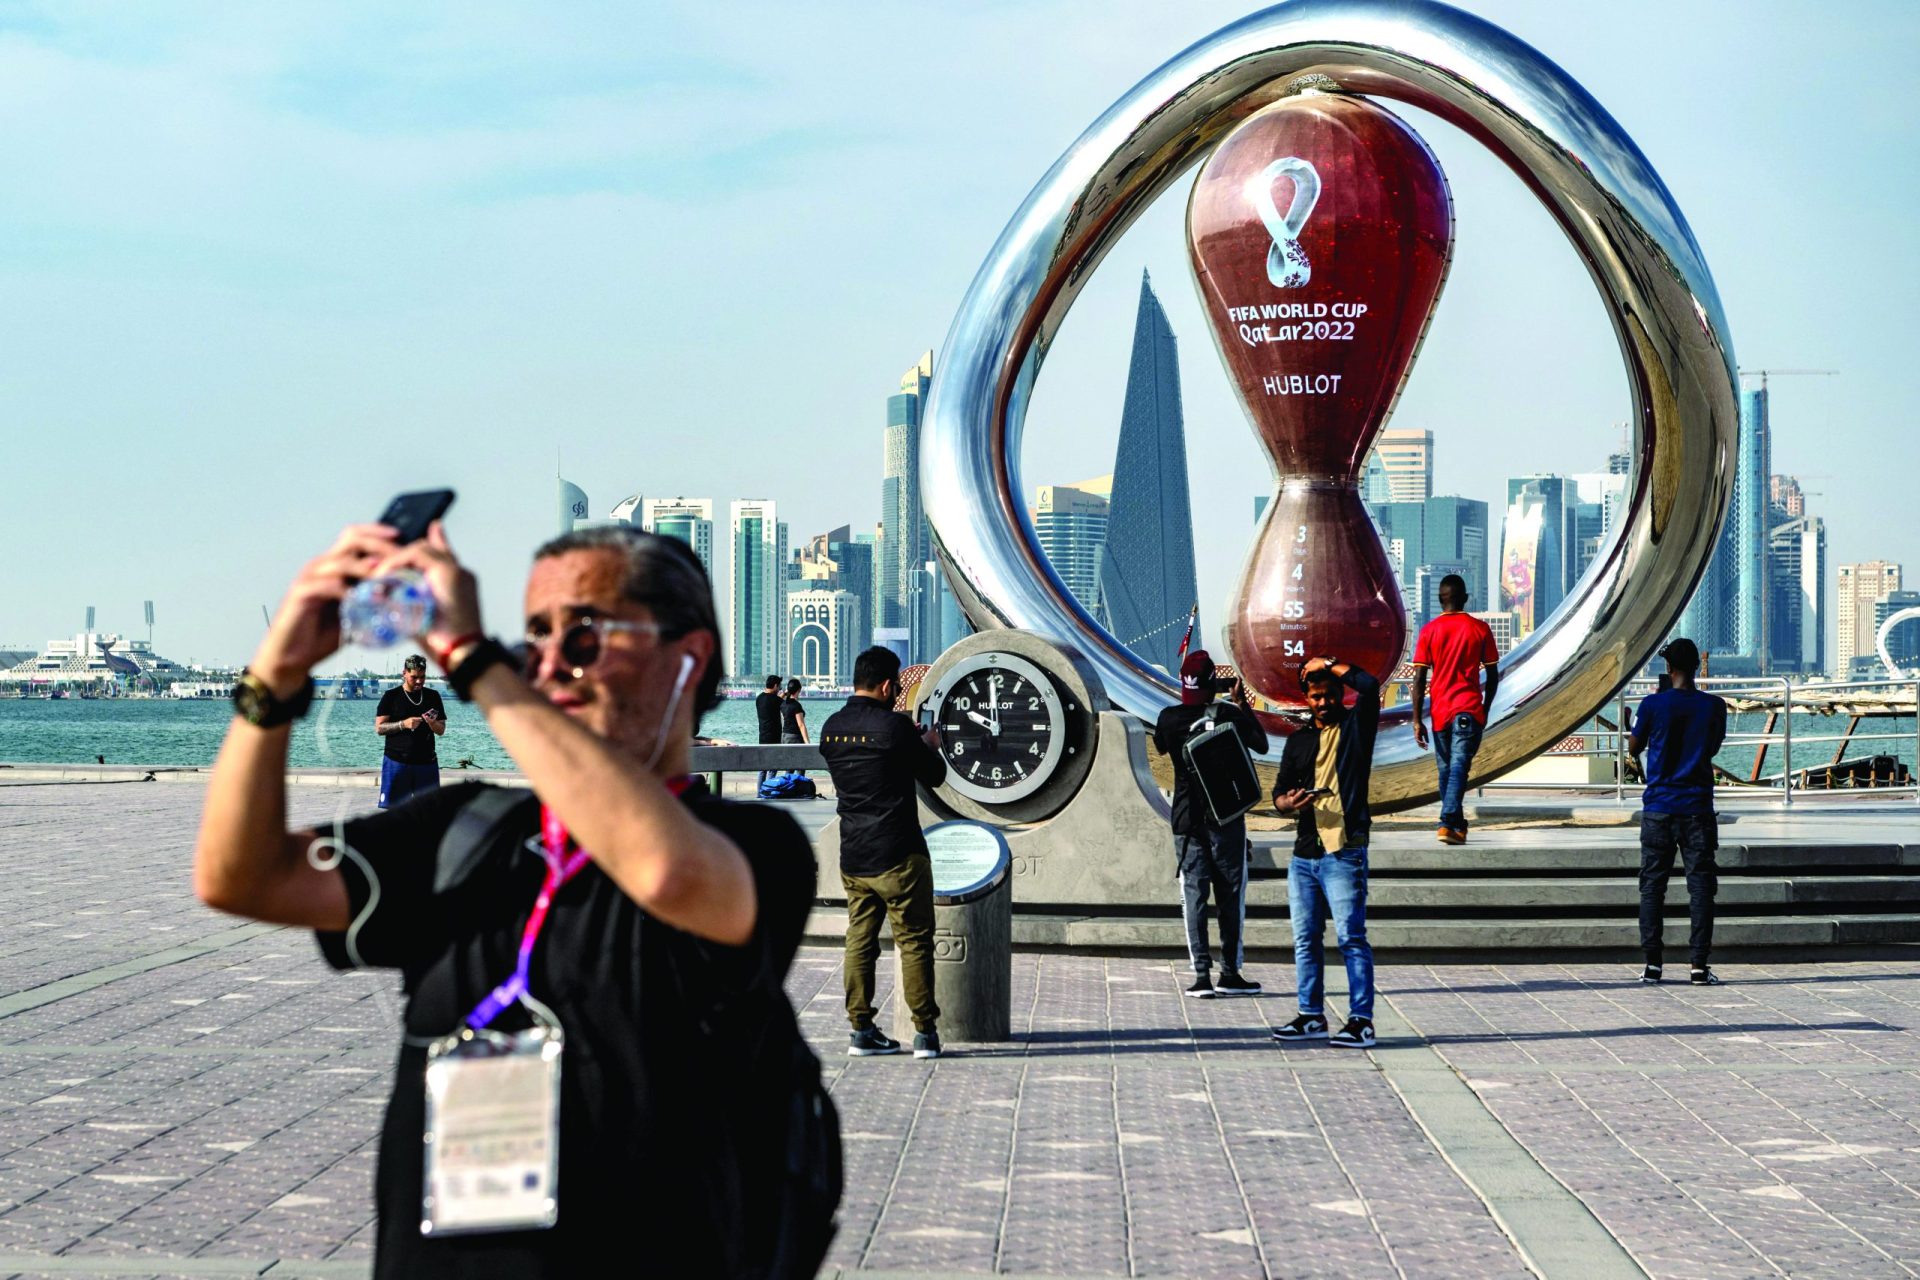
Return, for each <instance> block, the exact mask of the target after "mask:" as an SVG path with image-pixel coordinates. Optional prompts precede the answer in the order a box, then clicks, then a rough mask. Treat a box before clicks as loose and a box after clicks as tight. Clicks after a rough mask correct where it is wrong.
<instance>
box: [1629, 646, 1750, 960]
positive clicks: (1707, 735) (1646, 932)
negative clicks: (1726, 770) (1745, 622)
mask: <svg viewBox="0 0 1920 1280" xmlns="http://www.w3.org/2000/svg"><path fill="white" fill-rule="evenodd" d="M1660 656H1661V657H1662V658H1665V659H1666V660H1667V672H1668V674H1669V676H1670V677H1671V679H1672V687H1671V688H1667V689H1662V690H1661V691H1660V692H1658V693H1656V694H1653V695H1652V696H1651V697H1649V698H1647V699H1646V700H1645V701H1644V702H1642V703H1641V704H1640V714H1639V715H1637V716H1635V717H1634V722H1633V732H1632V734H1631V735H1629V737H1628V738H1627V749H1628V750H1630V751H1632V752H1633V754H1634V756H1635V757H1636V758H1637V757H1638V756H1639V755H1640V753H1641V752H1642V751H1644V752H1646V760H1645V763H1644V765H1643V766H1642V769H1643V774H1644V776H1645V778H1646V783H1647V785H1646V791H1645V792H1644V794H1643V795H1642V798H1641V801H1640V810H1641V813H1640V947H1641V949H1642V950H1643V951H1645V952H1646V953H1647V967H1646V969H1645V970H1644V971H1643V972H1642V973H1641V975H1640V981H1642V982H1658V981H1660V973H1661V969H1660V964H1661V958H1662V954H1661V936H1660V935H1661V931H1660V916H1661V911H1662V909H1663V908H1664V906H1665V904H1666V900H1667V877H1668V876H1670V875H1671V874H1672V873H1673V855H1674V853H1675V852H1676V851H1678V853H1679V854H1680V856H1681V858H1682V859H1683V861H1684V864H1685V866H1686V870H1687V904H1688V911H1689V915H1690V917H1691V920H1692V932H1691V934H1690V936H1689V938H1688V948H1689V950H1690V951H1691V953H1692V954H1691V956H1690V957H1689V958H1690V960H1691V962H1692V975H1691V977H1692V982H1693V985H1694V986H1696V987H1711V986H1715V985H1718V983H1719V981H1720V979H1719V978H1717V977H1715V976H1714V972H1713V970H1712V969H1711V968H1709V967H1708V965H1707V954H1708V952H1710V951H1711V950H1712V949H1713V895H1714V891H1715V890H1716V889H1717V888H1718V887H1719V879H1718V872H1719V868H1718V867H1717V866H1715V865H1714V860H1713V854H1714V850H1715V849H1717V848H1719V846H1720V832H1719V828H1718V827H1717V826H1716V825H1715V824H1716V822H1717V819H1716V818H1715V816H1714V812H1713V757H1714V755H1715V754H1716V753H1717V752H1718V751H1719V750H1720V744H1721V743H1723V742H1725V741H1726V738H1727V704H1726V702H1725V701H1724V700H1722V699H1720V698H1717V697H1715V696H1714V695H1713V694H1711V693H1707V692H1704V691H1703V690H1700V689H1697V688H1695V687H1694V683H1693V680H1694V676H1695V675H1697V674H1698V673H1699V671H1700V650H1699V647H1698V646H1696V645H1695V644H1694V643H1693V641H1691V640H1684V639H1682V640H1674V641H1672V642H1671V643H1669V644H1668V645H1667V647H1666V648H1664V649H1662V650H1661V651H1660Z"/></svg>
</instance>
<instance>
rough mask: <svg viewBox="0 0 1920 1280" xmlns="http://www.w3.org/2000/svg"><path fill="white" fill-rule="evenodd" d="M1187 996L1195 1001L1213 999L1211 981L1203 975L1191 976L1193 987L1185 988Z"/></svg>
mask: <svg viewBox="0 0 1920 1280" xmlns="http://www.w3.org/2000/svg"><path fill="white" fill-rule="evenodd" d="M1187 994H1188V995H1189V996H1191V997H1192V998H1193V999H1195V1000H1211V999H1213V980H1212V979H1211V978H1209V977H1207V975H1206V974H1204V973H1196V974H1195V975H1193V985H1192V986H1190V987H1188V988H1187Z"/></svg>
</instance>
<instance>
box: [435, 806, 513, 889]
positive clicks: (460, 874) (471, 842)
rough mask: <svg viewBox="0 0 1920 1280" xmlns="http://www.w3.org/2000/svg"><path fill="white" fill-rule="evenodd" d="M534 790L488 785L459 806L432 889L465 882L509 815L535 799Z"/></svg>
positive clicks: (439, 856)
mask: <svg viewBox="0 0 1920 1280" xmlns="http://www.w3.org/2000/svg"><path fill="white" fill-rule="evenodd" d="M533 798H534V796H533V792H531V791H527V790H524V789H522V788H520V787H488V788H487V789H486V790H484V791H482V792H481V793H480V794H479V795H477V796H475V797H474V798H473V799H471V800H469V801H467V802H466V803H465V804H463V805H461V806H460V809H459V812H457V813H455V814H454V815H453V821H452V822H451V823H450V824H448V826H447V833H446V834H445V835H444V836H441V837H440V849H439V852H438V854H436V855H435V860H434V868H433V891H434V892H435V893H436V894H438V893H446V892H448V891H449V890H452V889H457V888H459V887H460V885H461V884H463V883H465V882H466V879H467V877H468V876H470V875H472V874H473V869H474V868H475V867H477V866H479V865H480V861H481V859H482V858H484V857H485V856H486V854H487V853H488V851H489V850H491V849H492V848H493V845H494V842H495V840H496V839H497V837H498V835H499V832H500V828H501V827H502V826H504V825H505V823H506V820H507V818H508V817H509V815H511V814H512V813H513V811H514V810H516V809H518V808H519V807H520V806H521V805H523V804H530V803H532V801H533Z"/></svg>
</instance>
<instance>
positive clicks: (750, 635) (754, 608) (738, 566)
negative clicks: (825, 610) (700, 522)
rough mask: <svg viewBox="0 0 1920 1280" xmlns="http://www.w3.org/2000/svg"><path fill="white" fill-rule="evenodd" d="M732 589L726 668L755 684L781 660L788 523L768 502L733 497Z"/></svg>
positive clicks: (773, 671)
mask: <svg viewBox="0 0 1920 1280" xmlns="http://www.w3.org/2000/svg"><path fill="white" fill-rule="evenodd" d="M730 523H731V525H732V531H733V584H732V585H733V590H732V592H731V599H732V605H733V608H732V610H731V616H732V621H733V627H732V631H731V633H730V635H729V636H728V647H727V670H728V673H729V674H730V675H732V676H733V677H734V678H735V679H739V680H747V681H751V682H752V683H754V684H758V683H759V682H760V681H761V680H762V679H764V678H765V677H767V676H770V675H778V674H780V672H781V668H782V666H783V665H784V663H785V660H786V648H787V646H786V634H785V628H784V627H783V625H782V624H783V622H784V621H785V615H786V607H785V606H786V601H785V599H784V596H785V594H786V565H787V526H786V525H784V524H782V523H781V522H780V519H779V516H778V513H777V510H776V508H775V506H774V504H773V502H772V501H770V500H763V499H754V498H742V499H736V500H735V501H734V503H733V510H732V520H731V522H730Z"/></svg>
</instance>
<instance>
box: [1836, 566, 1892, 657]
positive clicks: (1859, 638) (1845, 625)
mask: <svg viewBox="0 0 1920 1280" xmlns="http://www.w3.org/2000/svg"><path fill="white" fill-rule="evenodd" d="M1835 577H1836V579H1837V581H1838V583H1839V597H1840V599H1839V605H1838V608H1839V611H1840V612H1839V628H1838V629H1839V635H1838V637H1837V643H1836V644H1835V645H1834V647H1833V649H1834V652H1833V672H1834V674H1835V675H1840V676H1844V675H1846V674H1847V672H1848V670H1849V668H1850V667H1851V666H1852V663H1853V660H1854V659H1855V658H1859V657H1865V656H1869V655H1871V654H1872V653H1873V651H1874V648H1873V640H1874V620H1873V606H1874V605H1875V604H1876V603H1878V602H1879V600H1880V599H1881V598H1882V597H1883V596H1885V595H1887V594H1888V593H1889V592H1893V591H1898V590H1900V566H1899V565H1897V564H1895V563H1894V562H1893V561H1891V560H1868V561H1866V562H1865V563H1862V564H1843V565H1841V566H1840V568H1839V569H1838V570H1837V571H1836V573H1835Z"/></svg>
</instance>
